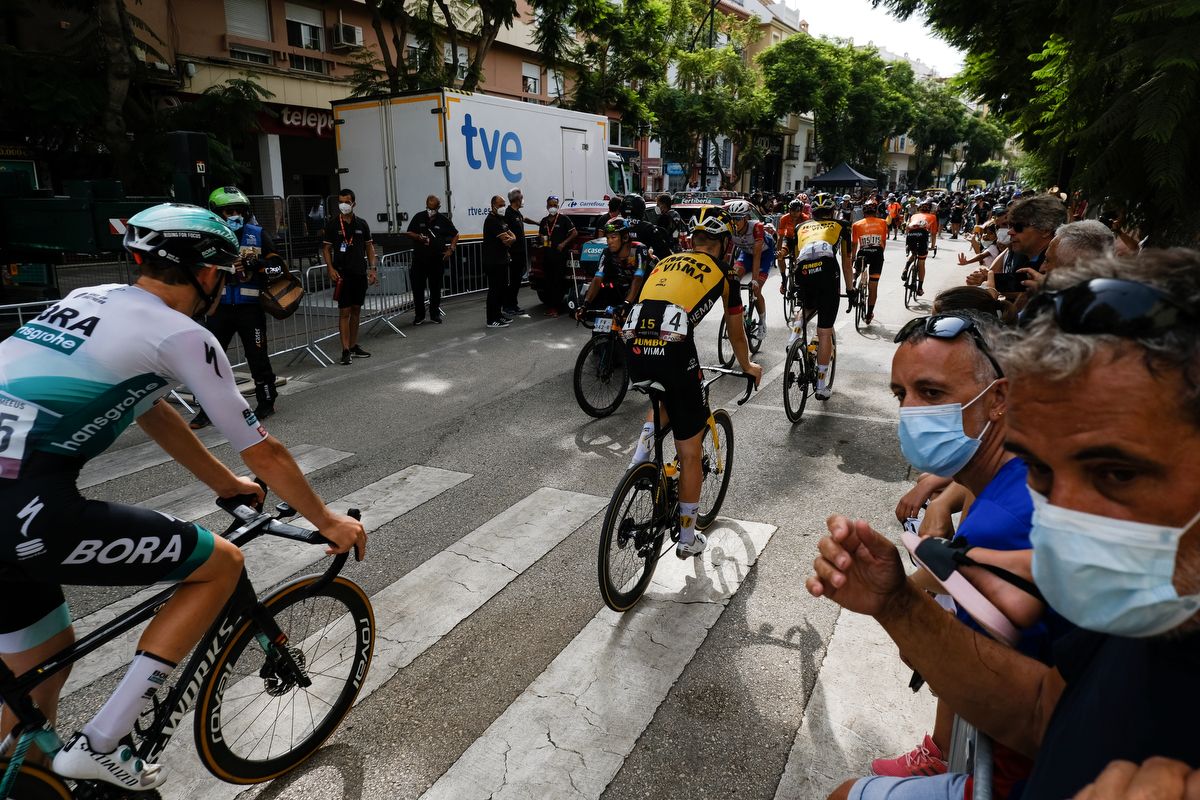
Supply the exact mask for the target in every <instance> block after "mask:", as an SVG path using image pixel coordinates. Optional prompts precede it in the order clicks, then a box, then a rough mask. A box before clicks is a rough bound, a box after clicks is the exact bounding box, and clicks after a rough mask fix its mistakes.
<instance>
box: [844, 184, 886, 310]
mask: <svg viewBox="0 0 1200 800" xmlns="http://www.w3.org/2000/svg"><path fill="white" fill-rule="evenodd" d="M882 212H883V209H882V208H881V207H880V206H878V205H876V204H875V203H874V202H873V201H868V202H867V203H866V204H865V205H863V218H862V219H860V220H859V221H858V222H856V223H854V224H853V225H852V226H851V227H850V260H851V262H852V263H853V264H854V279H855V284H854V285H855V286H857V285H858V284H857V280H858V274H859V270H860V269H867V270H870V276H869V278H868V279H867V280H868V297H867V315H866V316H865V317H864V318H863V320H864V321H865V322H867V323H868V324H869V323H870V322H871V321H872V320H874V319H875V300H876V299H877V298H878V297H879V276H880V275H881V274H883V251H884V249H885V248H886V247H887V238H888V224H887V223H886V222H884V221H883V220H882V219H880V218H879V217H878V216H877V215H878V214H880V213H882ZM860 257H861V260H862V264H861V265H860V264H859V260H860Z"/></svg>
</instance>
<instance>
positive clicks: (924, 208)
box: [918, 200, 933, 212]
mask: <svg viewBox="0 0 1200 800" xmlns="http://www.w3.org/2000/svg"><path fill="white" fill-rule="evenodd" d="M918 208H919V209H920V210H921V211H926V212H927V211H929V210H930V209H932V208H933V203H932V202H931V201H929V200H922V201H921V205H920V206H918Z"/></svg>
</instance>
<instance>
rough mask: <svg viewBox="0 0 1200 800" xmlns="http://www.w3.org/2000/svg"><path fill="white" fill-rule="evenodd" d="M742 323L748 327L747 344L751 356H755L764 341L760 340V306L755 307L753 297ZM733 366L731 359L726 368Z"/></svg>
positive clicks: (747, 305) (731, 347)
mask: <svg viewBox="0 0 1200 800" xmlns="http://www.w3.org/2000/svg"><path fill="white" fill-rule="evenodd" d="M742 321H743V323H744V324H745V325H746V343H747V344H748V345H749V346H750V354H751V355H754V354H755V353H757V352H758V351H759V350H760V349H761V348H762V343H763V340H762V339H761V338H759V335H758V323H759V316H758V306H756V305H754V298H753V297H751V298H750V299H749V302H748V303H747V304H746V311H745V312H744V316H743V317H742ZM729 349H730V351H732V350H733V346H732V344H731V345H730V347H729ZM732 364H733V359H732V358H731V359H730V360H729V364H726V366H730V365H732Z"/></svg>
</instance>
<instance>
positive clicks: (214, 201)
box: [208, 186, 250, 213]
mask: <svg viewBox="0 0 1200 800" xmlns="http://www.w3.org/2000/svg"><path fill="white" fill-rule="evenodd" d="M230 206H233V207H239V206H240V207H243V208H250V198H249V197H247V196H246V193H245V192H243V191H242V190H241V189H239V188H237V187H236V186H219V187H217V188H216V189H213V192H212V194H210V195H209V196H208V207H209V210H211V211H216V212H217V213H220V211H221V209H222V208H229V207H230Z"/></svg>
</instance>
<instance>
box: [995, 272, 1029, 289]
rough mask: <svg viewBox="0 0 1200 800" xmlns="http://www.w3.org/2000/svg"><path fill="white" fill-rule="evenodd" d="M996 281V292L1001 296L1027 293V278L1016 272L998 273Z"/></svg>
mask: <svg viewBox="0 0 1200 800" xmlns="http://www.w3.org/2000/svg"><path fill="white" fill-rule="evenodd" d="M995 280H996V291H998V292H1000V294H1017V293H1018V292H1023V291H1025V286H1024V281H1025V276H1024V275H1020V274H1018V273H1016V272H998V273H996V276H995Z"/></svg>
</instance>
